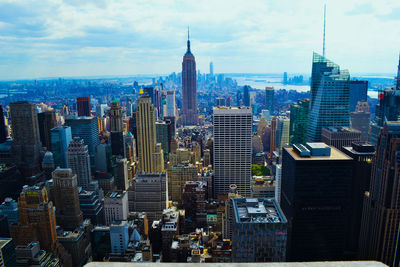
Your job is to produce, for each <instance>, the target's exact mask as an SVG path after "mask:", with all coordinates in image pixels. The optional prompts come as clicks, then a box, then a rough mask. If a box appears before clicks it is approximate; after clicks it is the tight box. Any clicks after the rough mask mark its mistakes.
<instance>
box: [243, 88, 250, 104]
mask: <svg viewBox="0 0 400 267" xmlns="http://www.w3.org/2000/svg"><path fill="white" fill-rule="evenodd" d="M249 88H250V86H248V85H245V86H243V105H244V106H246V107H250V93H249Z"/></svg>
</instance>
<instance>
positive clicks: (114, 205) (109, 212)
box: [104, 191, 129, 225]
mask: <svg viewBox="0 0 400 267" xmlns="http://www.w3.org/2000/svg"><path fill="white" fill-rule="evenodd" d="M128 212H129V207H128V193H127V191H115V192H110V193H108V194H107V196H106V197H105V198H104V215H105V222H106V225H110V224H111V223H112V222H113V221H126V220H127V219H128Z"/></svg>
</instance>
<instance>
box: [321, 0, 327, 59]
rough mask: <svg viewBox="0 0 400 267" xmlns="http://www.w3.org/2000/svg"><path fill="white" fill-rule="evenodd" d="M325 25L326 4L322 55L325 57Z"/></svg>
mask: <svg viewBox="0 0 400 267" xmlns="http://www.w3.org/2000/svg"><path fill="white" fill-rule="evenodd" d="M325 25H326V4H324V39H323V43H322V55H323V57H325Z"/></svg>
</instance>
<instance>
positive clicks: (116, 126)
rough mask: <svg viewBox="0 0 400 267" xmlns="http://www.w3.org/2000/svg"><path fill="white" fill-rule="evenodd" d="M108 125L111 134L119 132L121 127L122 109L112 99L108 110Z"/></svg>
mask: <svg viewBox="0 0 400 267" xmlns="http://www.w3.org/2000/svg"><path fill="white" fill-rule="evenodd" d="M110 125H111V127H110V128H111V132H121V131H123V127H122V108H121V105H120V103H119V101H118V100H117V99H114V100H113V102H112V103H111V109H110Z"/></svg>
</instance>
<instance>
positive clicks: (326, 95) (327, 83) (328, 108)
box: [307, 53, 350, 142]
mask: <svg viewBox="0 0 400 267" xmlns="http://www.w3.org/2000/svg"><path fill="white" fill-rule="evenodd" d="M349 79H350V75H349V72H348V71H347V70H341V69H340V67H339V66H338V65H337V64H335V63H333V62H332V61H330V60H328V59H326V58H325V57H324V56H321V55H319V54H317V53H314V54H313V65H312V74H311V99H310V111H309V115H308V126H307V140H308V141H309V142H318V141H321V130H322V128H324V127H329V126H349V125H350V112H349V96H350V89H349Z"/></svg>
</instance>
